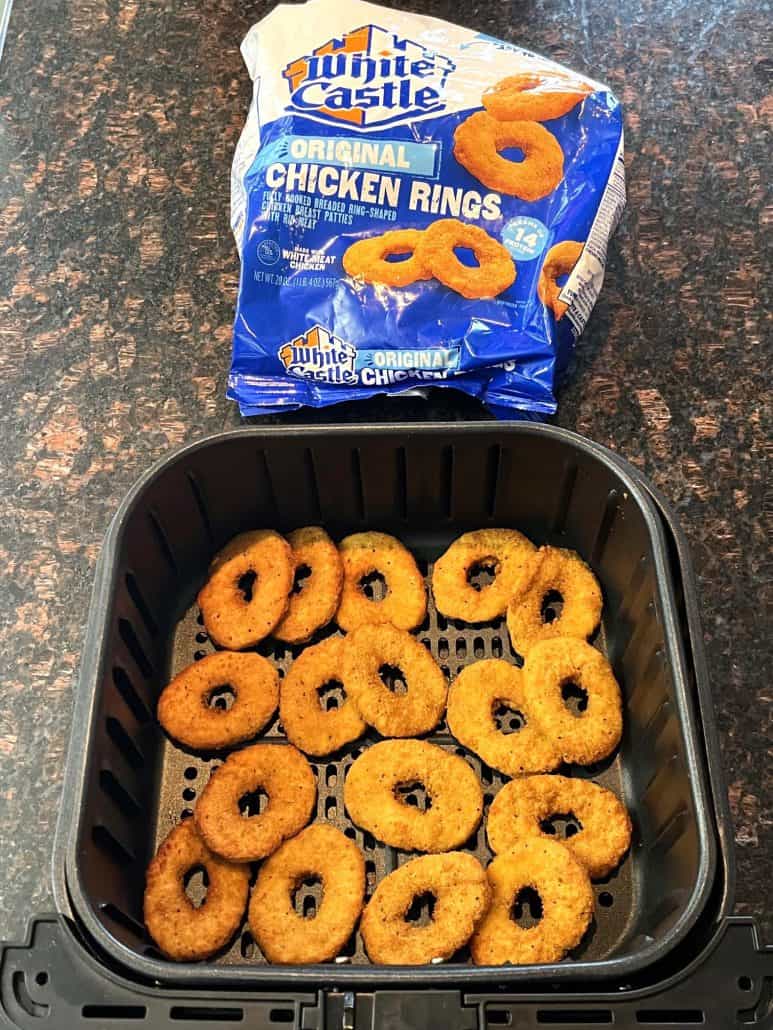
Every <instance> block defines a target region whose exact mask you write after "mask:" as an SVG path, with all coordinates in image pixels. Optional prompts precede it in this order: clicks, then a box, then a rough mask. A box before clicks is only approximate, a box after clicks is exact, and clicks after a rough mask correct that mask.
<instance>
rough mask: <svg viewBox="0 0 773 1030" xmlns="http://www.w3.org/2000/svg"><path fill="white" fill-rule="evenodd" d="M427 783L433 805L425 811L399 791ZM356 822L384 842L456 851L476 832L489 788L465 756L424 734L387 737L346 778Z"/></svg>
mask: <svg viewBox="0 0 773 1030" xmlns="http://www.w3.org/2000/svg"><path fill="white" fill-rule="evenodd" d="M416 784H421V785H422V786H423V787H424V789H425V791H426V793H427V794H428V795H429V798H430V801H431V807H429V808H428V809H427V810H426V811H421V810H420V809H419V808H418V807H415V806H414V805H411V804H408V803H406V802H405V801H403V800H401V796H398V791H399V789H400V788H406V787H408V785H416ZM344 803H345V805H346V809H347V811H348V813H349V816H350V818H351V820H352V822H353V823H356V825H357V826H360V827H362V828H363V829H364V830H368V831H369V832H370V833H372V834H373V836H374V837H376V838H377V839H378V840H380V841H383V843H384V844H391V845H392V847H395V848H404V849H405V850H406V851H432V852H438V851H450V850H451V849H452V848H457V847H460V846H461V845H462V844H464V842H465V841H466V840H468V839H469V838H470V836H471V835H472V834H473V833H474V832H475V830H476V829H477V827H478V824H479V823H480V818H481V815H482V813H483V791H482V789H481V785H480V781H479V780H478V777H477V776H476V775H475V772H474V771H473V770H472V769H471V768H470V766H469V765H468V764H467V762H465V760H464V759H463V758H460V757H459V756H458V755H455V754H453V753H451V752H449V751H444V750H443V748H440V747H438V746H437V745H436V744H429V743H427V742H426V741H424V740H384V741H381V742H380V743H378V744H374V745H373V746H372V747H369V748H368V749H367V750H366V751H364V752H363V754H361V755H360V757H359V758H357V759H356V760H355V762H354V763H353V765H352V766H351V768H350V769H349V772H348V773H347V776H346V781H345V783H344Z"/></svg>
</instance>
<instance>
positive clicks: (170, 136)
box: [0, 0, 773, 941]
mask: <svg viewBox="0 0 773 1030" xmlns="http://www.w3.org/2000/svg"><path fill="white" fill-rule="evenodd" d="M269 6H270V5H269V4H263V3H247V2H245V0H142V2H140V0H77V2H76V0H48V2H47V3H46V4H43V5H36V4H23V3H22V2H21V0H17V3H16V8H15V10H14V11H13V14H12V17H11V23H10V29H9V35H8V41H7V44H6V51H5V55H4V57H3V60H2V64H0V283H2V292H1V293H0V390H1V391H2V402H1V403H0V470H1V471H0V474H1V475H2V489H1V490H0V526H1V527H2V529H1V530H0V569H1V570H2V578H3V585H2V589H0V620H1V622H0V624H1V625H2V639H3V648H2V655H1V656H0V691H1V694H0V697H1V698H2V703H0V855H2V862H0V937H8V936H17V935H19V934H20V933H21V932H22V929H23V926H24V923H25V920H26V919H27V917H28V916H29V915H30V914H34V913H36V912H40V911H42V910H44V909H47V908H50V907H51V905H52V901H51V896H50V889H49V883H48V881H49V862H50V847H51V838H52V835H53V831H54V824H55V819H56V814H57V802H58V797H59V790H60V780H61V774H62V765H63V757H64V751H65V748H66V742H67V737H68V732H69V725H70V709H71V696H72V686H73V682H74V679H75V675H76V671H77V667H78V658H79V650H80V646H81V641H82V638H83V631H84V623H85V619H86V612H87V606H88V600H89V591H90V587H91V581H92V577H93V573H94V563H95V559H96V556H97V553H98V551H99V546H100V540H101V537H102V534H103V533H104V531H105V528H106V526H107V524H108V521H109V519H110V517H111V515H112V514H113V512H114V511H115V508H116V506H117V504H118V501H119V499H120V498H121V497H122V495H123V494H124V492H125V491H126V489H127V488H128V487H129V485H130V484H131V483H132V481H133V480H134V479H135V477H136V476H137V475H138V474H139V473H140V472H141V471H143V470H144V469H145V468H146V467H147V466H148V465H149V464H150V463H151V462H152V461H153V460H154V459H156V458H158V457H159V456H161V455H162V454H164V453H165V451H166V450H167V449H168V448H170V447H173V446H175V445H176V444H179V443H181V442H183V441H185V440H190V439H194V438H196V437H199V436H201V435H203V434H205V433H208V432H212V431H216V430H219V429H222V428H225V427H229V426H234V425H237V424H238V422H239V418H238V414H237V412H236V410H235V408H234V407H233V406H232V405H231V404H230V403H229V402H227V401H226V400H225V398H224V396H223V394H224V385H225V377H226V372H227V367H228V362H229V347H230V322H231V317H232V309H233V303H234V293H235V288H236V281H237V260H236V251H235V249H234V245H233V240H232V238H231V236H230V232H229V227H228V189H229V164H230V159H231V155H232V152H233V149H234V145H235V142H236V139H237V135H238V133H239V130H240V127H241V124H242V121H243V119H244V115H245V112H246V106H247V101H248V96H249V83H248V77H247V74H246V72H245V71H244V69H243V68H242V65H241V59H240V56H239V52H238V45H239V42H240V40H241V38H242V36H243V35H244V33H245V31H246V30H247V28H248V26H249V25H250V24H251V23H252V22H253V21H255V20H257V18H259V17H260V16H261V15H262V14H263V13H265V12H266V11H267V10H268V8H269ZM399 6H403V5H399ZM414 6H415V7H417V8H419V9H423V10H426V11H428V12H431V13H434V14H438V15H440V16H443V17H447V18H450V19H452V20H457V21H461V22H463V23H464V24H466V25H469V26H471V27H474V28H476V29H480V30H483V31H486V32H489V33H491V34H493V35H497V36H501V37H503V38H505V39H508V40H513V41H516V42H518V43H521V44H523V45H525V46H528V47H530V48H533V49H535V50H537V51H542V52H544V53H546V54H549V55H551V56H553V57H556V58H558V59H560V60H562V61H564V62H566V63H568V64H569V65H571V66H572V67H574V68H576V69H578V70H587V72H588V73H590V74H592V75H594V76H596V77H597V78H601V79H604V80H606V81H608V82H610V83H611V84H612V86H613V87H614V88H615V90H616V92H617V93H618V95H619V96H620V98H621V99H622V102H623V104H624V107H625V116H626V143H627V161H626V163H627V168H628V183H629V205H628V208H627V211H626V214H625V216H624V220H623V223H622V225H621V228H620V230H619V231H618V233H617V236H616V238H615V240H614V242H613V245H612V248H611V255H610V265H609V270H608V276H607V283H606V286H605V288H604V291H603V294H602V296H601V299H600V301H599V303H598V305H597V308H596V310H595V312H594V315H593V318H592V320H591V323H590V325H589V327H588V330H587V332H586V334H585V336H584V338H583V343H582V347H581V351H580V354H579V358H578V361H577V366H576V368H575V370H574V373H573V378H572V380H571V382H570V383H569V384H568V385H567V386H566V387H565V388H564V390H563V392H562V395H561V408H560V413H559V416H558V419H557V421H558V423H559V424H561V425H563V426H567V427H570V428H573V429H577V430H579V431H580V432H581V433H584V434H586V435H588V436H590V437H592V438H593V439H595V440H598V441H599V442H601V443H603V444H607V445H608V446H610V447H612V448H614V449H615V450H617V451H618V452H620V453H621V454H623V455H624V456H625V457H627V458H629V459H630V460H631V461H633V462H634V463H635V464H636V465H637V466H639V467H640V468H642V469H643V470H644V471H645V472H646V473H647V474H648V475H649V476H650V477H651V478H652V480H653V481H654V482H655V484H656V485H657V486H659V487H660V488H661V489H662V490H663V492H664V493H665V495H666V496H667V497H668V498H670V500H671V501H672V502H673V503H674V505H675V506H676V508H677V510H678V512H679V514H680V517H681V519H682V522H683V524H684V527H685V529H686V531H687V535H688V537H689V539H690V543H691V545H692V550H693V555H694V558H695V563H696V567H697V571H698V577H699V582H700V588H701V595H702V605H703V621H704V632H705V639H706V647H707V651H708V657H709V664H710V669H711V676H712V682H713V689H714V695H715V698H716V705H717V711H718V716H719V725H720V730H721V735H722V750H723V755H722V756H723V761H724V766H725V770H726V774H727V779H728V783H729V787H730V800H731V805H732V810H733V814H734V817H735V838H736V845H737V859H738V890H737V910H738V911H739V912H742V913H753V914H755V915H757V916H758V917H759V918H760V920H761V923H762V925H763V929H764V935H765V937H766V938H767V940H770V941H773V814H772V813H773V761H772V760H771V759H772V758H773V745H772V744H771V742H772V741H773V688H771V686H770V673H769V669H770V664H771V658H773V655H771V642H770V630H769V623H768V624H766V617H765V616H766V605H767V612H768V613H769V611H770V593H769V592H768V593H767V594H766V588H765V585H764V584H765V582H766V567H765V566H766V558H767V555H768V554H769V546H770V545H769V536H768V532H769V530H768V529H766V524H765V503H764V499H763V494H764V490H765V487H766V483H767V479H768V477H769V472H766V470H765V464H764V462H765V454H766V446H769V443H770V414H771V411H770V397H769V396H768V397H767V398H766V394H765V377H766V375H768V373H769V363H770V358H771V351H770V346H769V345H770V337H769V336H768V337H767V342H768V347H767V350H766V349H765V347H764V341H765V335H764V333H765V330H766V328H767V330H768V333H769V325H767V326H766V323H765V312H766V310H768V311H769V310H770V287H769V283H770V274H769V269H768V270H767V273H766V270H765V268H764V265H763V247H762V241H763V233H764V231H765V229H766V226H767V227H768V228H769V225H770V222H771V218H772V217H773V207H771V204H770V197H769V196H767V197H766V194H765V186H766V181H767V175H768V172H769V152H770V151H769V146H770V138H769V128H770V120H771V115H772V114H773V96H771V92H770V90H771V73H772V72H773V62H771V60H770V52H771V51H770V46H769V40H766V39H765V38H764V33H765V26H766V19H765V17H764V16H761V10H760V7H759V5H758V4H757V3H755V2H752V0H736V2H734V0H726V2H724V3H716V2H714V0H682V2H676V0H665V2H658V0H647V2H642V0H630V2H627V3H625V4H618V3H613V2H611V0H604V2H600V3H593V4H592V3H588V2H586V0H567V2H566V3H559V2H557V0H555V2H551V0H535V2H530V0H524V2H521V3H506V2H500V0H497V2H489V3H484V2H476V3H468V4H462V3H451V2H450V0H447V2H440V0H436V2H426V0H425V2H422V0H416V3H415V5H414ZM430 413H431V414H434V415H436V416H439V417H452V418H460V417H471V416H472V417H478V416H479V415H480V409H479V408H478V407H477V406H476V405H475V403H474V402H472V401H468V400H463V399H459V398H457V397H456V396H455V395H454V394H452V393H450V392H448V393H445V394H443V395H442V396H440V395H438V396H437V397H433V399H432V400H431V401H430V403H429V404H428V405H425V404H424V403H423V402H421V401H418V400H415V399H414V400H404V401H390V402H385V401H383V400H376V401H374V402H373V403H371V404H368V405H363V406H360V407H358V408H354V409H353V408H351V407H348V408H346V409H341V410H339V411H336V410H332V412H331V414H332V417H333V418H341V419H343V418H345V419H347V420H350V421H351V420H355V419H357V418H362V419H379V420H383V419H387V418H390V417H411V418H412V417H426V416H427V415H428V414H430ZM303 418H304V416H294V417H293V418H292V420H293V421H296V422H297V421H303ZM769 571H770V568H769V564H768V568H767V572H769ZM767 581H768V584H769V582H770V579H769V577H767ZM768 591H769V586H768Z"/></svg>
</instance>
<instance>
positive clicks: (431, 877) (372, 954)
mask: <svg viewBox="0 0 773 1030" xmlns="http://www.w3.org/2000/svg"><path fill="white" fill-rule="evenodd" d="M427 895H430V896H431V897H432V898H433V899H434V907H433V909H432V915H431V919H430V921H429V922H428V923H426V924H425V925H423V926H419V925H417V924H415V923H412V922H410V921H409V920H408V919H407V918H406V917H407V915H408V912H409V910H410V908H411V905H412V903H413V901H414V899H416V898H421V897H422V896H427ZM490 896H491V889H490V887H489V885H488V879H487V877H486V873H485V871H484V869H483V867H482V866H481V864H480V863H479V862H478V860H477V859H476V858H474V857H473V856H472V855H469V854H466V853H464V852H458V851H457V852H451V853H450V854H448V855H422V856H421V857H420V858H414V859H411V861H410V862H406V863H405V865H403V866H400V868H399V869H396V870H395V871H394V872H393V873H390V874H389V876H387V877H386V878H385V879H383V880H382V881H381V883H380V884H379V885H378V887H377V888H376V890H375V893H374V894H373V897H372V898H371V900H370V902H369V903H368V906H367V908H366V909H365V912H364V914H363V917H362V923H361V926H360V929H361V932H362V939H363V942H364V944H365V950H366V951H367V952H368V957H369V958H370V960H371V962H378V963H380V964H382V965H406V966H418V965H424V964H425V963H428V962H431V961H432V960H433V959H438V958H443V959H446V958H450V957H451V955H453V954H454V952H455V951H458V950H459V948H461V947H463V946H464V945H465V944H466V943H467V941H468V940H469V939H470V937H471V936H472V934H473V932H474V930H475V927H476V926H477V925H478V923H479V922H480V920H481V918H482V917H483V915H484V914H485V912H486V909H487V908H488V906H489V901H490Z"/></svg>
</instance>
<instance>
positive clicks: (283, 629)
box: [274, 526, 344, 644]
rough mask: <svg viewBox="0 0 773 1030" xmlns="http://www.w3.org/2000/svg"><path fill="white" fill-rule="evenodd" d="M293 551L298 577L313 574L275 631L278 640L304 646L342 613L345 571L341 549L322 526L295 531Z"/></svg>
mask: <svg viewBox="0 0 773 1030" xmlns="http://www.w3.org/2000/svg"><path fill="white" fill-rule="evenodd" d="M287 542H288V543H289V545H290V547H291V548H292V551H293V561H294V563H295V574H296V576H297V574H298V572H300V571H301V570H304V569H305V570H306V571H307V572H308V573H309V576H308V578H307V579H306V580H305V581H304V582H303V584H302V587H301V589H300V590H299V592H298V593H293V594H291V595H290V603H289V608H288V610H287V614H286V615H284V616H283V617H282V619H281V621H280V623H279V625H278V626H276V628H275V629H274V636H275V637H276V638H277V640H283V641H284V642H285V643H287V644H302V643H304V641H306V640H308V639H309V638H310V637H311V636H313V635H314V633H316V631H317V630H318V629H321V628H322V627H323V626H326V625H327V624H328V623H329V622H330V620H331V619H332V618H333V616H334V615H335V613H336V611H337V610H338V602H339V600H340V598H341V587H342V585H343V581H344V568H343V564H342V562H341V555H340V554H339V553H338V548H337V547H336V545H335V544H334V543H333V541H332V540H331V539H330V537H329V536H328V535H327V533H326V532H325V530H324V529H321V528H320V527H319V526H307V527H306V528H305V529H295V530H293V532H292V533H290V534H289V535H288V537H287Z"/></svg>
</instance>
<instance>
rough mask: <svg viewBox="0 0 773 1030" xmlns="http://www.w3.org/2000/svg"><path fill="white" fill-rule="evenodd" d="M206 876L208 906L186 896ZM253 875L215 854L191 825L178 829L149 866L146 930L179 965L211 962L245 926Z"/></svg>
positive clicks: (167, 839) (146, 885)
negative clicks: (189, 883)
mask: <svg viewBox="0 0 773 1030" xmlns="http://www.w3.org/2000/svg"><path fill="white" fill-rule="evenodd" d="M200 869H201V870H203V871H204V873H205V874H206V881H207V893H206V898H205V901H206V903H205V904H201V905H199V906H196V905H194V904H193V902H192V901H191V900H190V898H189V897H188V895H187V894H186V891H185V888H186V879H187V878H188V877H189V876H190V874H191V873H193V872H194V871H196V870H200ZM249 883H250V870H249V867H248V866H246V865H233V864H232V863H231V862H226V861H224V860H223V859H222V858H220V857H219V856H218V855H215V854H213V852H212V851H210V849H209V848H208V847H207V845H206V844H205V843H204V841H203V840H202V839H201V837H200V835H199V833H198V832H197V830H196V826H195V825H194V822H193V820H192V819H187V820H185V822H182V823H180V824H179V825H177V826H175V827H174V829H173V830H172V831H171V833H170V834H169V835H168V836H167V837H166V839H165V840H164V842H163V843H162V844H161V847H160V848H159V849H158V851H157V853H156V856H155V858H154V859H153V860H152V862H151V863H150V865H149V866H148V871H147V875H146V879H145V896H144V902H143V909H144V918H145V925H146V926H147V928H148V933H149V934H150V936H151V937H152V938H153V940H154V941H155V942H156V944H157V945H158V947H159V949H160V950H161V951H162V952H163V953H164V954H165V955H166V956H167V957H168V958H171V959H174V960H175V961H177V962H194V961H196V960H198V959H204V958H209V957H210V956H211V955H214V954H215V952H217V951H220V949H221V948H224V947H225V945H226V944H227V943H228V942H229V941H230V939H231V938H232V937H233V935H234V934H235V933H236V931H237V930H238V929H239V926H240V925H241V921H242V916H243V915H244V909H245V906H246V904H247V895H248V893H249V889H250V888H249Z"/></svg>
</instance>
